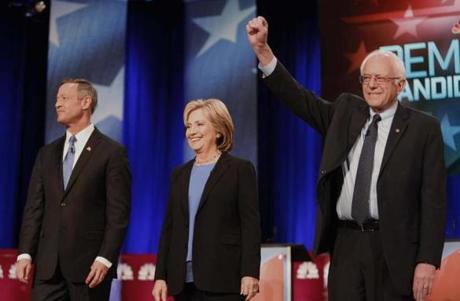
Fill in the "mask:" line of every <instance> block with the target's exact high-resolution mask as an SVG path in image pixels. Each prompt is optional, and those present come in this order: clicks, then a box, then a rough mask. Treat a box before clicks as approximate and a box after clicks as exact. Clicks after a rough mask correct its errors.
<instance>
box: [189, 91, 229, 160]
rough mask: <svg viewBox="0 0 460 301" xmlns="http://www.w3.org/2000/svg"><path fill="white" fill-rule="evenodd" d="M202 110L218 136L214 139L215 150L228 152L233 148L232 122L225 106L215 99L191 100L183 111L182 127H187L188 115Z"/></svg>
mask: <svg viewBox="0 0 460 301" xmlns="http://www.w3.org/2000/svg"><path fill="white" fill-rule="evenodd" d="M200 109H201V110H203V113H204V115H205V116H206V118H208V119H209V121H210V122H211V124H212V125H213V126H214V128H215V129H216V131H217V133H218V134H220V136H219V137H218V138H217V139H216V144H217V149H219V150H220V151H222V152H229V151H230V150H231V149H232V146H233V121H232V117H231V116H230V113H229V112H228V109H227V107H226V106H225V104H224V103H223V102H222V101H221V100H219V99H216V98H209V99H196V100H192V101H190V102H189V103H187V105H186V106H185V109H184V125H185V126H187V122H188V117H189V116H190V113H192V112H193V111H195V110H200Z"/></svg>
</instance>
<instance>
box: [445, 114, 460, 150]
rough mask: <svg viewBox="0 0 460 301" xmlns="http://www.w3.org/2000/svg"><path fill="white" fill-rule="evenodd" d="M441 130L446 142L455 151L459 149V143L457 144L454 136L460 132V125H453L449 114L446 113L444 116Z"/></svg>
mask: <svg viewBox="0 0 460 301" xmlns="http://www.w3.org/2000/svg"><path fill="white" fill-rule="evenodd" d="M441 131H442V138H443V140H444V143H445V144H446V145H448V146H449V147H450V148H451V149H453V150H454V151H457V145H456V144H455V140H454V136H455V135H457V134H458V133H460V126H452V125H451V124H450V121H449V116H447V114H444V117H443V118H442V121H441Z"/></svg>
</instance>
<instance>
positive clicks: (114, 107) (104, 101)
mask: <svg viewBox="0 0 460 301" xmlns="http://www.w3.org/2000/svg"><path fill="white" fill-rule="evenodd" d="M124 81H125V68H124V67H122V68H121V69H120V71H118V74H117V76H116V77H115V78H114V79H113V81H112V83H111V84H110V86H102V85H94V87H95V88H96V90H97V99H98V103H97V108H96V111H94V114H93V118H92V119H93V123H94V124H96V123H98V122H100V121H102V120H104V119H105V118H107V117H109V116H114V117H116V118H118V119H119V120H122V119H123V94H124V92H123V91H124Z"/></svg>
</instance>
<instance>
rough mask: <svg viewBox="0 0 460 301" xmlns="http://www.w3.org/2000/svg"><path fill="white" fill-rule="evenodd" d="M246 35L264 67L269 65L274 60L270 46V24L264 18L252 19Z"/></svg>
mask: <svg viewBox="0 0 460 301" xmlns="http://www.w3.org/2000/svg"><path fill="white" fill-rule="evenodd" d="M246 33H247V35H248V40H249V43H250V44H251V47H252V49H253V50H254V53H255V54H256V55H257V58H258V59H259V61H260V63H261V64H262V66H265V65H267V64H268V63H270V62H271V60H272V59H273V52H272V50H271V49H270V47H269V46H268V42H267V39H268V23H267V21H266V20H265V18H264V17H261V16H259V17H257V18H254V19H252V20H251V21H249V22H248V24H247V25H246Z"/></svg>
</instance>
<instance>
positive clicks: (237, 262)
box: [152, 99, 261, 301]
mask: <svg viewBox="0 0 460 301" xmlns="http://www.w3.org/2000/svg"><path fill="white" fill-rule="evenodd" d="M184 124H185V127H186V133H185V135H186V138H187V142H188V144H189V146H190V148H191V149H192V150H193V151H194V152H195V155H196V156H195V158H194V159H193V160H191V161H189V162H187V163H186V164H185V165H182V166H180V167H178V168H177V169H175V170H174V172H173V175H172V181H171V191H170V196H169V201H168V207H167V212H166V216H165V220H164V223H163V228H162V233H161V238H160V245H159V253H158V257H157V266H156V272H155V280H156V282H155V285H154V288H153V291H152V294H153V296H154V299H155V300H156V301H166V297H167V295H168V294H169V295H173V296H174V298H175V300H176V301H181V300H206V301H208V300H213V301H217V300H228V301H230V300H235V301H236V300H250V299H251V298H253V297H254V296H255V295H256V294H257V292H258V290H259V283H258V278H259V267H260V236H261V235H260V216H259V204H258V197H257V183H256V173H255V169H254V167H253V165H252V164H251V163H250V162H249V161H246V160H242V159H239V158H236V157H233V156H231V155H230V154H228V152H229V151H230V150H231V148H232V144H233V122H232V119H231V116H230V114H229V112H228V110H227V108H226V106H225V105H224V103H223V102H222V101H220V100H218V99H207V100H195V101H191V102H189V103H188V104H187V105H186V107H185V110H184Z"/></svg>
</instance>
